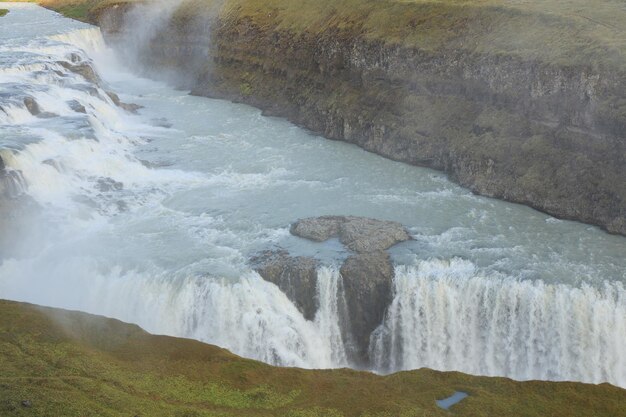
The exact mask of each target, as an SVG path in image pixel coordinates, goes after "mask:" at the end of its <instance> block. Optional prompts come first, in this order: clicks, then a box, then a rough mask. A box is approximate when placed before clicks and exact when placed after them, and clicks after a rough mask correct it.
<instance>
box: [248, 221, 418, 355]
mask: <svg viewBox="0 0 626 417" xmlns="http://www.w3.org/2000/svg"><path fill="white" fill-rule="evenodd" d="M290 232H291V234H293V235H294V236H299V237H302V238H305V239H309V240H313V241H317V242H322V241H326V240H328V239H330V238H333V237H334V238H339V241H340V242H341V243H342V244H343V245H344V246H345V247H346V248H347V249H349V250H350V251H352V252H354V253H352V254H351V255H350V256H349V257H348V258H347V259H346V260H345V261H344V262H343V264H342V265H341V268H340V274H341V278H342V279H341V282H340V293H342V294H343V297H339V300H338V303H339V305H338V310H339V315H340V322H341V329H342V333H343V334H342V336H343V338H344V342H346V345H347V348H348V354H349V356H350V359H351V360H352V361H353V362H354V363H355V364H357V365H366V364H367V363H368V362H369V358H368V348H369V338H370V335H371V333H372V331H374V329H376V327H378V326H379V325H380V324H381V323H382V320H383V317H384V314H385V311H386V309H387V307H388V306H389V304H390V303H391V301H392V284H393V277H394V268H393V265H392V263H391V259H390V257H389V254H388V253H387V252H386V249H389V248H390V247H392V246H394V245H396V244H398V243H400V242H404V241H407V240H409V239H410V238H411V237H410V235H409V233H408V232H407V231H406V229H405V228H404V227H403V226H402V225H401V224H400V223H397V222H391V221H383V220H376V219H370V218H365V217H354V216H322V217H315V218H307V219H301V220H298V221H297V222H295V223H293V224H292V225H291V228H290ZM251 265H252V267H253V268H254V269H255V270H256V271H257V272H258V273H259V275H261V277H263V279H265V280H266V281H269V282H272V283H274V284H276V285H277V286H278V287H279V288H280V289H281V290H282V291H283V292H284V293H285V294H286V295H287V296H288V297H289V299H290V300H292V302H293V303H294V304H295V305H296V306H297V307H298V309H299V310H300V312H302V314H303V315H304V317H305V318H306V319H308V320H313V319H314V318H315V313H316V312H317V309H318V308H319V300H318V299H317V269H318V268H319V267H320V262H319V261H318V260H316V259H314V258H312V257H305V256H291V255H289V252H288V251H286V250H283V249H279V250H270V251H264V252H261V253H260V254H258V255H256V256H255V257H253V258H252V259H251Z"/></svg>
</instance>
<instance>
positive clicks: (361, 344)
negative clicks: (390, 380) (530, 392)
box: [340, 251, 394, 364]
mask: <svg viewBox="0 0 626 417" xmlns="http://www.w3.org/2000/svg"><path fill="white" fill-rule="evenodd" d="M340 272H341V276H342V278H343V288H344V293H345V301H346V305H347V310H348V319H349V321H350V328H351V330H352V337H353V340H354V343H355V346H354V348H355V352H354V357H355V359H356V360H357V362H359V363H361V364H366V363H367V362H368V360H369V358H368V356H367V352H368V347H369V340H370V335H371V334H372V331H374V329H376V328H377V327H378V326H379V325H380V324H381V323H382V321H383V317H384V315H385V310H386V309H387V307H388V306H389V305H390V304H391V301H392V285H393V277H394V269H393V265H392V264H391V259H390V258H389V254H387V253H386V252H384V251H376V252H369V253H359V254H356V255H352V256H350V257H349V258H348V259H346V261H345V262H344V264H343V265H342V266H341V271H340Z"/></svg>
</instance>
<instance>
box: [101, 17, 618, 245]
mask: <svg viewBox="0 0 626 417" xmlns="http://www.w3.org/2000/svg"><path fill="white" fill-rule="evenodd" d="M429 7H430V6H429ZM445 7H449V5H446V6H445ZM109 10H111V9H109ZM126 10H127V9H123V8H121V7H120V8H119V9H117V10H111V13H109V14H106V16H104V15H103V19H102V21H101V24H102V26H103V27H104V28H105V29H108V31H112V32H115V33H117V34H119V29H120V23H119V22H122V21H123V20H124V19H123V17H124V16H123V15H124V13H125V11H126ZM276 16H278V15H276ZM507 18H508V17H507ZM468 23H473V24H476V25H478V26H476V27H475V29H476V30H479V31H480V30H482V26H484V25H483V24H482V23H483V20H482V19H476V20H473V21H472V20H471V19H470V21H468ZM214 27H215V28H216V29H215V31H214V32H215V33H211V34H210V35H208V34H206V35H204V36H206V38H205V39H204V41H205V42H204V44H208V43H209V41H210V43H211V44H213V45H215V47H214V48H215V50H214V52H213V53H212V54H211V55H210V57H209V59H208V60H207V62H206V63H205V65H203V66H201V67H204V68H203V69H202V70H201V71H199V72H198V66H189V65H188V63H189V62H190V61H195V62H197V61H198V60H200V61H202V55H200V57H199V56H197V55H198V54H197V52H196V51H197V50H198V49H197V48H196V45H199V44H202V42H200V41H199V36H198V31H197V30H194V29H192V28H191V27H189V26H186V25H177V24H173V25H170V26H168V27H167V28H165V29H164V30H162V31H159V32H158V33H156V34H155V37H154V39H153V40H152V42H151V43H150V45H149V47H148V48H147V50H146V51H145V61H146V63H147V64H148V65H151V66H159V65H162V66H163V67H164V68H168V69H171V70H176V71H178V72H180V73H181V75H184V76H186V77H187V78H188V79H193V80H195V85H193V86H191V87H192V88H191V90H192V92H193V94H197V95H205V96H210V97H215V98H225V99H229V100H233V101H236V102H244V103H246V104H250V105H253V106H256V107H258V108H260V109H262V110H263V111H264V112H265V113H266V114H271V115H274V116H279V117H286V118H288V119H289V120H290V121H292V122H294V123H296V124H298V125H300V126H304V127H306V128H307V129H310V130H312V131H314V132H316V133H319V134H321V135H323V136H325V137H327V138H330V139H337V140H344V141H346V142H350V143H354V144H356V145H358V146H360V147H362V148H363V149H366V150H368V151H370V152H374V153H377V154H379V155H382V156H385V157H388V158H391V159H393V160H397V161H402V162H406V163H409V164H413V165H419V166H427V167H430V168H434V169H438V170H442V171H444V172H446V173H447V174H448V175H449V177H450V178H451V179H452V180H453V181H455V182H457V183H459V184H461V185H463V186H465V187H467V188H469V189H471V190H472V191H473V192H476V193H478V194H481V195H486V196H490V197H495V198H500V199H504V200H507V201H513V202H517V203H521V204H526V205H528V206H531V207H534V208H537V209H539V210H542V211H545V212H547V213H550V214H552V215H555V216H557V217H560V218H566V219H573V220H578V221H583V222H586V223H592V224H596V225H599V226H601V227H603V228H605V229H607V230H608V231H610V232H612V233H621V234H624V235H626V186H624V184H625V182H624V181H623V178H624V175H625V167H626V159H625V158H626V142H625V141H624V140H623V138H624V131H626V112H625V110H624V109H625V108H624V106H623V105H621V104H620V103H622V102H623V100H624V97H626V84H625V83H624V80H625V79H626V77H625V76H624V70H623V69H622V67H614V66H613V64H612V63H611V62H609V61H611V60H608V61H606V62H603V65H589V63H588V62H582V61H577V63H576V64H571V65H568V64H565V65H562V64H561V62H560V61H559V60H555V61H553V60H551V59H545V60H543V59H534V58H532V59H531V58H528V57H521V56H518V55H517V54H515V53H511V54H507V53H505V54H502V53H500V52H501V51H495V50H494V51H491V52H490V51H489V50H488V49H487V50H484V51H476V50H475V49H474V48H467V45H463V44H462V43H461V44H456V43H454V42H453V44H446V43H444V44H442V47H435V48H434V49H432V50H431V49H430V48H427V49H422V48H420V47H417V46H415V47H408V46H407V47H405V46H401V45H398V44H396V43H393V42H392V43H389V42H385V41H384V40H383V39H377V38H376V37H366V36H363V32H362V30H361V28H360V27H359V25H358V24H356V25H355V26H352V27H350V26H348V27H346V28H343V29H342V28H339V27H334V26H331V27H329V28H328V29H326V30H323V31H312V32H306V31H291V30H288V29H285V28H284V27H283V25H281V23H280V19H278V18H277V17H274V18H270V17H269V16H268V19H263V20H262V21H254V19H251V18H250V16H248V15H243V16H238V15H237V14H236V13H234V14H233V15H231V16H229V17H228V18H225V19H223V20H221V21H220V22H219V24H216V25H214ZM456 39H463V37H456ZM605 64H606V65H605ZM337 92H341V93H340V94H337Z"/></svg>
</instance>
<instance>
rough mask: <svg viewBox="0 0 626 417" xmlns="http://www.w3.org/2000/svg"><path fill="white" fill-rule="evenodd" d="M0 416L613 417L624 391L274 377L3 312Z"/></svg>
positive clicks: (22, 311)
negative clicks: (447, 403)
mask: <svg viewBox="0 0 626 417" xmlns="http://www.w3.org/2000/svg"><path fill="white" fill-rule="evenodd" d="M0 365H1V366H0V369H1V371H0V384H1V386H2V389H1V390H0V412H1V413H3V414H4V413H10V415H14V416H35V415H36V416H39V417H46V416H59V415H63V416H66V417H72V416H86V415H98V416H117V415H141V416H160V415H177V416H178V415H181V416H182V415H185V416H217V415H219V416H236V415H246V416H294V417H295V416H298V417H305V416H306V417H314V416H346V417H347V416H391V415H393V416H405V415H406V416H409V415H411V416H412V415H428V416H439V415H442V416H443V415H447V414H448V413H449V412H448V411H444V410H441V409H439V408H438V407H437V406H436V403H435V400H437V399H442V398H445V397H447V396H449V395H451V394H453V393H454V391H464V392H467V393H469V397H468V398H466V399H464V400H463V401H461V402H460V403H459V404H457V405H454V406H453V407H452V411H453V412H454V413H455V414H456V415H460V416H464V415H467V416H470V415H471V416H493V415H507V416H522V415H523V416H545V415H551V416H568V417H570V416H588V415H592V414H593V415H597V416H617V415H619V413H620V412H621V410H623V408H624V405H625V403H624V398H625V394H624V390H622V389H619V388H616V387H613V386H610V385H608V384H602V385H587V384H580V383H569V382H559V383H554V382H535V381H533V382H515V381H512V380H509V379H505V378H487V377H475V376H468V375H463V374H460V373H455V372H449V373H442V372H435V371H430V370H426V369H423V370H418V371H411V372H402V373H398V374H394V375H390V376H386V377H381V376H376V375H373V374H370V373H365V372H356V371H350V370H345V369H344V370H332V371H330V370H329V371H315V370H310V371H309V370H302V369H295V368H275V367H271V366H269V365H265V364H262V363H260V362H256V361H252V360H247V359H242V358H240V357H237V356H235V355H233V354H231V353H229V352H227V351H225V350H223V349H220V348H217V347H214V346H210V345H205V344H203V343H200V342H196V341H192V340H187V339H177V338H172V337H165V336H153V335H150V334H148V333H146V332H144V331H143V330H141V329H140V328H139V327H137V326H134V325H130V324H125V323H122V322H120V321H117V320H111V319H106V318H103V317H99V316H92V315H88V314H84V313H77V312H69V311H65V310H58V309H51V308H43V307H38V306H33V305H30V304H23V303H16V302H10V301H0Z"/></svg>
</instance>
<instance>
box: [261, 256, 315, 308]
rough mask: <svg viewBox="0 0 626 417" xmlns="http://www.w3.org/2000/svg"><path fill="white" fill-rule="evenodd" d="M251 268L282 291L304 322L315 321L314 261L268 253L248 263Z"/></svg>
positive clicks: (301, 257) (306, 258)
mask: <svg viewBox="0 0 626 417" xmlns="http://www.w3.org/2000/svg"><path fill="white" fill-rule="evenodd" d="M250 263H251V265H252V268H253V269H254V270H255V271H257V272H258V273H259V275H261V277H263V279H264V280H266V281H269V282H272V283H274V284H276V285H277V286H278V288H280V289H281V291H282V292H284V293H285V294H286V295H287V297H289V299H290V300H291V301H292V302H293V303H294V304H295V305H296V307H298V310H300V312H301V313H302V315H303V316H304V317H305V318H306V319H307V320H313V319H314V318H315V312H316V311H317V306H318V301H317V299H316V295H317V267H318V266H319V263H318V262H317V260H315V259H313V258H309V257H305V256H290V255H289V252H287V251H285V250H268V251H264V252H261V253H260V254H258V255H256V256H255V257H254V258H252V259H251V261H250Z"/></svg>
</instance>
